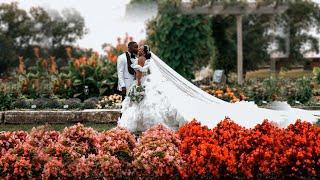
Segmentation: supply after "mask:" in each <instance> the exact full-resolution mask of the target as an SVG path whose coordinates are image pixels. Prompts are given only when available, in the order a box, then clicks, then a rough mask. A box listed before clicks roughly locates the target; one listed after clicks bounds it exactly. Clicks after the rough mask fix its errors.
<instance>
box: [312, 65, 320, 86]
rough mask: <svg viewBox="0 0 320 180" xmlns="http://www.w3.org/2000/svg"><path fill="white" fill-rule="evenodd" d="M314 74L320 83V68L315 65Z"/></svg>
mask: <svg viewBox="0 0 320 180" xmlns="http://www.w3.org/2000/svg"><path fill="white" fill-rule="evenodd" d="M313 75H314V78H315V80H316V81H317V83H318V84H320V68H319V67H315V68H314V69H313Z"/></svg>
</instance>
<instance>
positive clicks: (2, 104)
mask: <svg viewBox="0 0 320 180" xmlns="http://www.w3.org/2000/svg"><path fill="white" fill-rule="evenodd" d="M0 99H1V100H0V111H4V110H8V109H11V107H12V100H13V95H12V94H11V93H9V92H6V91H5V90H3V89H1V90H0Z"/></svg>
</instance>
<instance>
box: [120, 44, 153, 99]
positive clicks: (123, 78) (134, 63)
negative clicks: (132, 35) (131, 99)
mask: <svg viewBox="0 0 320 180" xmlns="http://www.w3.org/2000/svg"><path fill="white" fill-rule="evenodd" d="M150 58H151V52H150V48H149V46H147V45H144V46H141V47H139V46H138V44H137V43H136V42H133V41H132V42H129V44H128V51H127V52H125V53H123V54H121V55H120V56H119V57H118V60H117V72H118V90H119V91H121V95H122V99H123V100H124V99H125V97H126V95H127V93H128V92H129V89H130V88H131V87H132V85H134V83H136V84H137V85H141V78H142V72H141V68H142V67H144V66H145V64H146V61H148V60H150ZM139 67H140V68H139ZM144 68H145V69H146V67H144Z"/></svg>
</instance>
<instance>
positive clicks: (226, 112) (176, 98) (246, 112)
mask: <svg viewBox="0 0 320 180" xmlns="http://www.w3.org/2000/svg"><path fill="white" fill-rule="evenodd" d="M150 71H151V74H150V78H151V81H152V82H156V84H157V86H156V88H157V90H158V91H160V92H162V93H164V94H165V95H166V96H167V98H168V99H169V102H170V103H171V105H172V106H173V107H174V108H176V110H177V112H178V114H179V115H180V116H182V117H183V118H184V119H185V120H192V119H197V120H198V121H199V122H201V123H202V124H203V125H207V126H208V127H214V126H215V125H216V124H218V123H219V122H220V121H221V120H223V119H224V118H225V117H229V118H230V119H232V120H233V121H234V122H236V123H237V124H239V125H241V126H245V127H247V128H251V127H254V126H255V125H257V124H258V123H261V122H263V120H265V119H268V120H270V121H273V122H274V123H276V124H277V125H278V126H280V127H286V126H288V125H289V124H292V123H294V122H295V121H296V120H297V119H301V120H303V121H308V122H312V123H314V122H316V121H317V116H316V115H320V111H306V110H301V109H295V108H287V109H284V110H271V109H264V108H259V107H258V106H257V105H256V104H254V103H253V102H238V103H229V102H226V101H223V100H220V99H218V98H216V97H214V96H211V95H209V94H208V93H206V92H204V91H203V90H201V89H200V88H198V87H197V86H195V85H193V84H192V83H190V82H189V81H188V80H186V79H184V78H183V77H182V76H181V75H179V74H178V73H177V72H175V71H174V70H173V69H172V68H170V67H169V66H168V65H167V64H166V63H164V62H163V61H162V60H161V59H160V58H159V57H157V56H156V55H155V54H153V53H152V60H151V62H150ZM159 103H161V102H159Z"/></svg>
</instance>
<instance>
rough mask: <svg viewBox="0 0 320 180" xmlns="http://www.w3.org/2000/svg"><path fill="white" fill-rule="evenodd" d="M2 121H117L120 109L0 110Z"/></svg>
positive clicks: (27, 122)
mask: <svg viewBox="0 0 320 180" xmlns="http://www.w3.org/2000/svg"><path fill="white" fill-rule="evenodd" d="M0 115H1V116H0V117H2V118H1V123H5V124H37V123H39V124H41V123H50V124H55V123H58V124H64V123H75V122H82V123H83V122H96V123H115V122H117V121H118V118H119V117H120V110H95V109H92V110H91V109H87V110H83V111H5V112H3V113H1V112H0Z"/></svg>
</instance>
